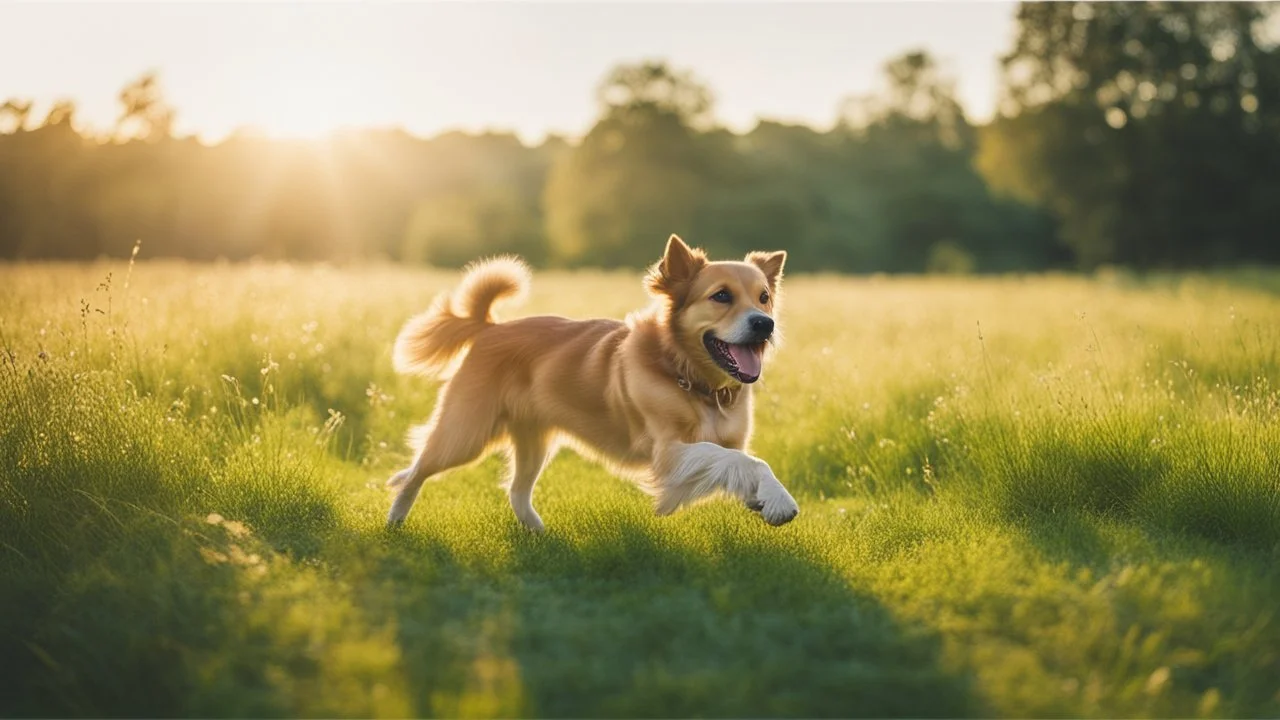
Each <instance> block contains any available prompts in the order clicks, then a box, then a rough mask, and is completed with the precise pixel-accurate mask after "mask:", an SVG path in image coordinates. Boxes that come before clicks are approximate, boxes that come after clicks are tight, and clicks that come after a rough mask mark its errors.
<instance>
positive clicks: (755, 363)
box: [729, 343, 761, 378]
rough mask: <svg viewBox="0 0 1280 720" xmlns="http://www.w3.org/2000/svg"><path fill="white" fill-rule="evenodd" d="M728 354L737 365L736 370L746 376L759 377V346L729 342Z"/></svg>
mask: <svg viewBox="0 0 1280 720" xmlns="http://www.w3.org/2000/svg"><path fill="white" fill-rule="evenodd" d="M729 355H730V356H731V357H733V361H734V362H735V363H737V365H738V372H739V373H741V374H742V375H743V376H745V377H748V378H758V377H760V356H761V352H760V346H759V345H734V344H732V343H729Z"/></svg>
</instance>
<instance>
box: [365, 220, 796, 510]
mask: <svg viewBox="0 0 1280 720" xmlns="http://www.w3.org/2000/svg"><path fill="white" fill-rule="evenodd" d="M786 257H787V255H786V252H785V251H779V252H769V253H760V252H753V253H750V254H749V255H747V256H746V259H745V261H744V262H709V261H708V260H707V257H706V255H705V254H704V253H703V252H702V251H701V250H696V249H690V248H689V247H688V246H687V245H685V244H684V242H683V241H682V240H681V239H680V238H678V237H676V236H675V235H672V236H671V239H670V240H668V241H667V248H666V252H665V253H664V254H663V257H662V259H661V260H660V261H659V262H658V263H656V264H655V265H654V266H653V267H652V268H651V269H650V270H649V272H648V275H647V276H646V279H645V284H646V286H647V288H648V290H649V292H650V294H652V295H653V296H654V298H655V299H656V300H657V302H656V303H655V304H654V305H653V306H652V307H650V308H649V309H647V310H644V311H640V312H637V313H632V314H631V315H630V316H628V317H627V320H626V321H625V322H620V321H617V320H605V319H595V320H569V319H567V318H563V317H555V316H537V317H527V318H523V319H520V320H514V321H511V322H503V323H499V322H497V321H496V320H495V319H494V318H493V316H492V314H491V312H490V307H491V306H492V305H493V303H494V302H495V301H496V300H498V299H499V298H504V297H508V296H513V295H518V294H522V293H523V292H524V291H525V290H526V289H527V287H528V284H529V271H528V268H526V266H525V265H524V264H523V263H521V262H520V261H519V260H516V259H514V258H498V259H495V260H489V261H487V262H484V263H481V264H479V265H476V266H474V267H472V268H470V269H469V271H468V272H467V274H466V276H465V277H464V278H463V281H462V285H461V286H460V287H459V288H458V289H457V291H456V292H454V293H453V294H452V295H449V294H447V293H446V294H444V295H442V296H440V297H439V298H437V299H436V301H435V303H434V304H433V305H432V307H431V309H430V310H428V311H427V312H425V313H423V314H421V315H418V316H416V317H414V318H412V319H411V320H409V321H408V323H406V324H405V326H404V328H403V329H402V330H401V331H400V334H399V336H398V337H397V338H396V344H395V366H396V369H397V371H399V372H402V373H420V374H428V375H436V376H441V377H443V376H445V375H451V376H450V377H448V380H447V382H446V384H445V385H444V387H443V388H441V391H440V396H439V398H438V400H437V402H436V407H435V410H434V412H433V413H432V417H431V420H430V422H428V423H427V424H426V425H425V426H423V427H422V428H419V429H417V430H416V431H415V435H416V437H417V438H418V439H417V441H416V444H417V445H418V454H417V459H416V460H415V461H414V463H413V464H412V465H411V466H410V467H409V468H407V469H405V470H402V471H401V472H399V473H396V475H395V476H393V477H392V478H391V480H390V481H388V483H387V484H388V486H390V487H392V488H396V489H398V490H399V492H398V494H397V495H396V498H395V500H394V502H393V503H392V505H391V511H390V513H389V515H388V518H387V522H388V524H389V525H391V526H397V525H399V524H401V523H403V522H404V519H405V516H407V515H408V514H409V510H410V509H411V508H412V507H413V503H414V500H415V499H417V496H418V491H419V490H420V489H421V488H422V483H423V482H425V481H426V480H427V479H428V478H431V477H433V476H436V475H438V474H439V473H442V472H444V471H445V470H448V469H449V468H454V467H458V466H460V465H465V464H468V463H471V462H473V461H475V460H477V459H479V458H481V457H482V456H484V455H485V454H487V451H489V450H492V449H495V448H497V447H499V446H505V447H507V448H508V451H509V454H510V459H511V463H510V466H511V471H510V483H509V485H508V486H507V489H508V496H509V498H510V500H511V509H512V510H514V511H515V514H516V517H517V518H518V519H519V520H520V522H521V523H523V524H524V525H525V526H526V527H528V528H529V529H531V530H534V531H541V530H542V529H543V525H542V519H541V518H540V517H539V516H538V513H537V512H536V511H534V509H533V503H532V496H533V485H534V483H535V482H537V480H538V475H539V474H540V473H541V472H542V468H543V467H544V466H545V465H546V463H547V461H548V460H549V459H550V458H551V456H552V455H553V454H554V452H555V449H556V447H557V445H559V444H561V443H563V442H568V443H570V444H572V445H573V446H574V447H575V448H578V449H581V450H583V451H585V452H586V453H588V454H590V455H593V456H595V457H597V458H599V459H601V460H604V461H605V462H607V463H609V464H611V465H612V466H613V467H614V468H615V469H617V470H619V471H622V472H627V473H629V474H638V475H640V477H641V480H642V487H644V488H645V490H646V491H648V492H649V493H650V494H652V495H654V496H655V498H656V507H657V513H658V514H659V515H668V514H670V513H673V512H675V511H676V510H677V509H678V508H680V507H681V506H683V505H686V504H689V503H691V502H694V501H696V500H698V499H700V498H703V497H706V496H708V495H710V494H712V493H715V492H725V493H728V494H729V495H731V496H734V497H737V498H739V499H740V500H742V502H744V503H745V504H746V505H747V507H749V508H751V509H752V510H755V511H757V512H759V513H760V514H761V515H762V516H763V518H764V520H765V521H766V522H768V523H769V524H771V525H781V524H783V523H786V522H788V521H790V520H791V519H792V518H794V517H795V516H796V514H797V513H798V512H799V511H800V510H799V507H798V506H797V505H796V502H795V500H794V499H793V498H792V497H791V494H790V493H788V492H787V490H786V488H784V487H783V486H782V484H781V483H780V482H778V479H777V478H776V477H775V476H774V474H773V471H772V470H770V468H769V466H768V465H767V464H765V463H764V462H762V461H761V460H758V459H756V458H754V457H752V456H750V455H748V454H747V453H746V447H747V441H748V439H749V438H750V436H751V383H754V382H755V381H756V380H758V379H759V378H760V374H761V370H762V363H763V358H764V351H765V348H766V345H768V344H769V343H771V342H775V341H776V339H777V326H776V324H775V323H776V321H775V318H774V314H775V312H776V311H777V305H778V295H779V290H780V283H781V280H782V266H783V263H784V262H785V261H786ZM467 348H470V350H469V352H467V353H466V355H465V356H464V357H463V358H462V360H461V362H460V363H458V362H456V359H457V356H459V355H460V354H461V353H462V351H463V350H465V349H467ZM451 367H454V368H456V370H455V371H453V372H452V373H449V372H447V371H448V370H449V369H450V368H451Z"/></svg>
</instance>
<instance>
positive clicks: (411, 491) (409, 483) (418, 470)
mask: <svg viewBox="0 0 1280 720" xmlns="http://www.w3.org/2000/svg"><path fill="white" fill-rule="evenodd" d="M458 399H459V400H461V398H458ZM500 432H501V428H500V426H499V423H498V413H497V408H496V407H492V406H489V407H484V406H483V404H467V403H464V402H457V401H454V393H452V392H450V393H447V394H446V397H444V398H442V399H441V401H440V407H439V409H438V411H437V412H436V415H435V417H434V418H433V419H432V421H431V423H430V424H429V426H428V430H427V433H426V441H425V442H424V443H423V445H422V451H421V452H420V453H418V458H417V460H415V461H414V463H413V465H411V466H410V467H408V468H407V469H405V470H402V471H400V472H398V473H396V474H395V475H394V476H393V477H392V478H391V480H389V481H388V482H387V485H388V486H390V487H393V488H399V489H400V492H399V493H397V494H396V499H395V500H394V501H393V502H392V503H391V511H390V512H389V513H388V514H387V525H388V526H390V527H395V526H398V525H400V524H402V523H403V522H404V519H405V517H407V516H408V515H409V510H410V509H412V508H413V503H414V501H415V500H417V499H418V492H419V491H420V490H421V489H422V484H423V483H424V482H426V481H427V479H428V478H430V477H431V476H433V475H438V474H440V473H442V472H444V471H445V470H448V469H450V468H455V467H458V466H459V465H466V464H467V463H469V462H471V461H473V460H475V459H476V458H478V457H480V454H481V453H483V452H484V450H485V448H487V447H489V445H490V443H492V442H493V441H494V439H495V438H496V437H497V436H498V435H499V433H500Z"/></svg>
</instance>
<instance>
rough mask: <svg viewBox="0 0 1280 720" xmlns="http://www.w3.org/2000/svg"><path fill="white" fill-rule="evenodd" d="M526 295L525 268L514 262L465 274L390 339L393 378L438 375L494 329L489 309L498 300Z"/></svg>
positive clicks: (496, 261) (499, 261) (500, 261)
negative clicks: (392, 343)
mask: <svg viewBox="0 0 1280 720" xmlns="http://www.w3.org/2000/svg"><path fill="white" fill-rule="evenodd" d="M528 289H529V268H528V266H527V265H525V264H524V263H523V262H522V261H521V260H520V259H519V258H516V257H511V256H506V257H498V258H493V259H491V260H485V261H483V262H480V263H476V264H473V265H470V266H468V267H467V268H466V275H465V276H464V277H463V278H462V284H461V285H459V286H458V289H457V290H455V291H454V292H453V293H447V292H446V293H442V294H441V295H440V296H438V297H437V298H436V299H435V302H433V303H432V304H431V308H430V309H429V310H427V311H426V312H424V313H421V314H419V315H415V316H414V317H412V318H410V319H409V321H408V322H406V323H405V324H404V327H403V328H401V330H400V334H399V335H398V336H397V337H396V346H395V351H394V356H393V359H394V363H395V368H396V372H399V373H405V374H421V375H435V374H439V373H440V372H441V371H443V370H444V369H445V368H446V367H448V365H449V362H450V361H451V360H453V358H454V357H456V356H457V355H458V354H459V353H461V352H462V351H463V350H465V349H466V348H467V347H468V346H469V345H470V344H471V341H472V340H474V339H475V337H476V335H479V334H480V332H481V331H483V330H484V329H485V328H488V327H492V326H493V325H495V324H496V323H497V320H496V319H495V318H494V317H493V314H492V308H493V304H494V303H495V302H497V301H498V300H499V299H502V298H508V297H513V296H523V295H524V294H525V293H526V292H527V291H528Z"/></svg>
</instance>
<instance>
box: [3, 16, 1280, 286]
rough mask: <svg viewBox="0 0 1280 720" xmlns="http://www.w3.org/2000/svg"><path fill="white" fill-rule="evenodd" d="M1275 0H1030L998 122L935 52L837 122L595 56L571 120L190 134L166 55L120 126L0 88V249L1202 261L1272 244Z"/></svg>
mask: <svg viewBox="0 0 1280 720" xmlns="http://www.w3.org/2000/svg"><path fill="white" fill-rule="evenodd" d="M1272 12H1273V8H1272V6H1271V5H1268V4H1247V3H1142V4H1138V3H1078V2H1077V3H1069V2H1068V3H1027V4H1024V5H1022V6H1020V7H1019V9H1018V13H1017V33H1016V37H1015V41H1014V46H1013V48H1012V49H1011V51H1010V52H1009V53H1008V55H1007V56H1006V57H1005V58H1004V59H1003V63H1002V67H1003V69H1002V71H1001V73H1002V77H1001V86H1002V100H1001V103H1000V108H999V115H998V117H997V118H996V119H995V120H993V121H992V122H990V123H988V124H987V125H984V126H976V125H974V124H973V123H971V122H970V121H969V120H967V119H966V117H965V114H964V111H963V108H962V107H961V106H960V103H959V102H958V101H957V99H956V94H955V91H954V80H953V79H952V78H951V77H950V76H949V75H948V74H947V72H946V69H945V68H943V67H940V66H939V64H938V63H937V62H936V61H935V60H934V59H933V58H931V57H930V56H929V55H928V54H926V53H924V52H913V53H908V54H905V55H903V56H901V57H898V58H894V59H892V60H889V61H888V62H887V63H886V64H885V65H884V68H883V71H884V82H883V89H882V90H881V91H880V92H877V93H875V94H873V95H871V96H867V97H857V98H851V99H849V100H847V101H846V102H844V103H843V104H842V105H841V106H840V107H839V108H838V110H837V122H836V123H835V125H834V127H833V128H832V129H830V130H827V131H819V130H816V129H813V128H810V127H805V126H799V125H787V124H782V123H777V122H771V121H767V120H762V121H760V123H759V124H758V125H757V126H756V127H755V128H754V129H752V130H751V131H750V132H747V133H745V134H734V133H731V132H729V131H727V130H725V129H724V128H722V127H720V126H718V125H717V123H716V119H715V113H714V102H713V97H714V96H713V93H712V90H711V89H710V88H708V87H706V85H704V84H703V83H702V82H701V81H700V80H699V79H698V78H697V77H696V76H695V75H693V74H692V73H690V72H688V71H685V70H682V69H679V68H674V67H671V66H670V65H668V64H667V63H665V62H644V63H638V64H630V65H621V66H619V67H617V68H615V69H613V70H612V71H610V72H609V73H607V75H606V76H605V78H604V79H603V81H602V82H601V84H600V86H599V88H598V91H597V99H598V105H599V113H600V114H599V117H598V119H597V121H596V123H595V125H594V126H593V127H592V128H591V129H590V131H589V132H587V134H586V135H585V136H584V137H583V138H582V139H581V140H579V141H577V142H569V141H566V140H564V139H561V138H555V137H552V138H549V139H547V140H546V141H544V142H543V143H542V144H541V145H538V146H537V147H527V146H525V145H523V144H521V143H520V142H519V140H518V139H517V138H515V137H514V136H511V135H504V134H492V133H491V134H480V135H467V134H462V133H446V134H443V135H440V136H437V137H434V138H431V139H422V138H418V137H414V136H412V135H410V134H408V133H405V132H403V131H399V130H359V131H348V132H342V133H338V134H335V135H334V136H332V137H330V138H328V139H326V140H320V141H282V140H268V139H262V138H255V137H252V136H250V135H247V134H238V135H233V136H232V137H230V138H229V139H227V140H225V141H223V142H221V143H219V144H217V145H213V146H207V145H204V144H202V143H200V142H198V141H197V140H195V139H193V138H178V137H174V136H173V133H172V131H171V129H172V126H173V119H174V117H175V113H176V112H178V110H177V109H175V108H172V107H171V106H169V104H168V103H167V101H166V99H165V97H164V93H163V88H162V84H161V78H159V77H158V76H157V75H155V74H146V75H143V76H142V77H140V78H138V79H137V80H135V81H133V82H130V83H129V84H128V85H127V86H125V88H124V89H123V90H122V91H121V93H120V98H119V99H120V107H121V112H120V117H119V121H118V122H117V123H116V125H115V126H114V127H113V128H111V129H109V130H102V131H97V132H95V131H91V130H88V129H85V128H82V127H79V124H78V123H77V122H76V119H75V113H76V108H75V105H74V103H72V102H70V101H64V102H59V103H57V104H55V105H54V106H53V107H52V108H50V109H49V110H48V112H47V113H46V114H45V115H44V117H43V118H37V117H33V113H32V110H33V108H32V103H30V102H29V101H25V100H23V99H21V98H14V99H10V100H9V101H7V102H6V103H5V104H4V105H3V106H0V258H6V259H33V258H58V259H74V258H96V257H101V256H109V257H127V256H128V255H129V253H130V252H131V250H132V248H133V246H134V244H135V243H136V242H138V241H141V242H142V246H143V249H144V255H145V256H147V257H182V258H192V259H215V258H227V259H232V260H236V259H246V258H253V257H264V258H288V259H301V260H315V259H328V260H337V261H343V260H355V259H364V258H384V259H391V260H398V261H405V262H415V263H430V264H433V265H440V266H457V265H461V264H463V263H466V262H468V261H470V260H472V259H475V258H476V257H478V256H482V255H487V254H492V253H499V252H516V253H519V254H521V255H523V256H524V257H526V258H527V259H529V260H530V261H531V262H533V263H534V264H536V265H540V266H559V267H581V266H590V267H639V266H641V265H643V264H645V263H648V262H650V261H652V260H653V258H654V256H655V253H656V252H658V250H659V248H660V247H661V245H662V242H663V241H664V239H665V238H666V237H667V236H668V235H670V234H671V233H672V232H676V233H680V234H681V235H683V236H685V237H686V238H687V239H689V240H691V241H692V242H694V243H696V244H698V245H701V246H703V247H706V248H707V249H708V250H709V251H711V252H712V253H713V254H715V255H718V256H731V255H734V254H741V253H744V252H746V251H747V250H750V249H757V248H786V249H787V250H788V251H789V253H790V259H789V267H790V268H793V269H796V270H807V271H840V272H882V271H883V272H952V273H963V272H1001V271H1011V270H1036V269H1044V268H1083V269H1088V268H1093V267H1097V266H1099V265H1103V264H1116V265H1124V266H1129V267H1134V268H1186V267H1204V266H1212V265H1224V264H1237V263H1274V262H1277V261H1280V52H1278V51H1277V42H1276V41H1277V38H1276V37H1272V36H1269V34H1268V33H1269V28H1275V27H1276V25H1277V23H1275V22H1274V21H1273V22H1268V20H1269V19H1270V16H1271V14H1272Z"/></svg>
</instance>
